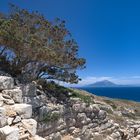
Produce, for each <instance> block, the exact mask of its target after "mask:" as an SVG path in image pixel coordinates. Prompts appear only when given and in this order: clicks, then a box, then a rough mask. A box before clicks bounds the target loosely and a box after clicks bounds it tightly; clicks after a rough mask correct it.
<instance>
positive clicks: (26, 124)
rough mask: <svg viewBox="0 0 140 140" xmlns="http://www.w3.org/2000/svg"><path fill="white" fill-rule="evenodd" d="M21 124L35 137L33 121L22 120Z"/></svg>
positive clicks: (35, 123)
mask: <svg viewBox="0 0 140 140" xmlns="http://www.w3.org/2000/svg"><path fill="white" fill-rule="evenodd" d="M21 122H22V124H23V126H24V128H26V129H27V130H28V131H29V133H30V134H31V135H32V136H35V134H36V129H37V122H36V121H35V120H34V119H23V120H22V121H21Z"/></svg>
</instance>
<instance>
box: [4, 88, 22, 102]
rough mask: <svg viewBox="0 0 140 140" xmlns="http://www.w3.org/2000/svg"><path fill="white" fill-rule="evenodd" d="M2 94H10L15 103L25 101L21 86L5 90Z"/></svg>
mask: <svg viewBox="0 0 140 140" xmlns="http://www.w3.org/2000/svg"><path fill="white" fill-rule="evenodd" d="M2 94H3V95H4V96H6V95H8V96H10V97H11V98H12V99H13V100H14V102H15V103H22V102H23V100H22V91H21V89H19V88H16V89H11V90H3V91H2Z"/></svg>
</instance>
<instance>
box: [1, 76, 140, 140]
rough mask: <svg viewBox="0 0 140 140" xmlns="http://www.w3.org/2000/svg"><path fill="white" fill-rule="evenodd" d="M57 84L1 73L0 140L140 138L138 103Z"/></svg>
mask: <svg viewBox="0 0 140 140" xmlns="http://www.w3.org/2000/svg"><path fill="white" fill-rule="evenodd" d="M60 88H61V87H60ZM60 88H58V91H59V92H58V91H57V90H56V92H55V93H54V92H50V91H48V90H47V89H45V90H44V88H43V87H42V86H41V85H37V84H36V83H35V82H32V83H30V84H27V85H24V84H16V85H14V80H13V79H12V78H11V77H7V76H0V106H1V107H0V140H18V139H19V140H20V139H21V140H30V139H32V140H44V139H46V140H140V103H136V102H131V101H126V100H113V99H110V98H106V97H98V96H95V95H92V94H90V93H87V92H85V91H82V90H77V89H68V90H66V89H65V90H66V91H65V92H64V89H63V90H60ZM60 91H61V92H60ZM42 137H43V138H42Z"/></svg>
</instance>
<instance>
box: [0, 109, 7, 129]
mask: <svg viewBox="0 0 140 140" xmlns="http://www.w3.org/2000/svg"><path fill="white" fill-rule="evenodd" d="M6 124H7V119H6V110H5V109H4V108H3V107H0V128H1V127H4V126H5V125H6Z"/></svg>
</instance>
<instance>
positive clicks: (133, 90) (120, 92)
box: [80, 87, 140, 102]
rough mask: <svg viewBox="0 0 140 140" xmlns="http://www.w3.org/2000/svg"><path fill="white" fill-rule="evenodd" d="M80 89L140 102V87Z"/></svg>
mask: <svg viewBox="0 0 140 140" xmlns="http://www.w3.org/2000/svg"><path fill="white" fill-rule="evenodd" d="M80 89H83V90H86V91H88V92H90V93H93V94H95V95H99V96H105V97H110V98H116V99H126V100H133V101H137V102H140V87H84V88H80Z"/></svg>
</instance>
